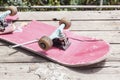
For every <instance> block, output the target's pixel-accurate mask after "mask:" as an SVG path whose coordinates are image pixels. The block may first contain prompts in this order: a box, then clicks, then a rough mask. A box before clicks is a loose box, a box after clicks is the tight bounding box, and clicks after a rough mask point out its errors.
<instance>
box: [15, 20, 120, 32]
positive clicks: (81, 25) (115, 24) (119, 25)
mask: <svg viewBox="0 0 120 80" xmlns="http://www.w3.org/2000/svg"><path fill="white" fill-rule="evenodd" d="M29 22H30V21H17V22H15V25H17V24H18V26H20V24H23V23H29ZM39 22H42V23H46V24H48V25H52V26H55V27H59V22H58V21H39ZM71 23H72V25H71V27H70V30H80V31H81V30H83V31H84V30H97V31H98V30H104V31H108V30H120V21H71Z"/></svg>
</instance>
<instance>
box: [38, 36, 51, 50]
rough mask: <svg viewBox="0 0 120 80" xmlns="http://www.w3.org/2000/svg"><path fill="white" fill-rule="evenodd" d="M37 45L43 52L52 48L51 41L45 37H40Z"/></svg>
mask: <svg viewBox="0 0 120 80" xmlns="http://www.w3.org/2000/svg"><path fill="white" fill-rule="evenodd" d="M38 44H39V46H40V47H41V48H42V49H43V50H48V49H50V48H51V47H52V46H53V42H52V40H51V39H50V38H49V37H47V36H43V37H41V38H40V40H39V41H38Z"/></svg>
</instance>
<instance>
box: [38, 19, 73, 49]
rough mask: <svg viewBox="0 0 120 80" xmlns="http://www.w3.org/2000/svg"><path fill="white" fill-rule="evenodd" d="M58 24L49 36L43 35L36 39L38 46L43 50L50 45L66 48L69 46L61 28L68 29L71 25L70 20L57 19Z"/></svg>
mask: <svg viewBox="0 0 120 80" xmlns="http://www.w3.org/2000/svg"><path fill="white" fill-rule="evenodd" d="M59 24H60V26H59V27H58V28H57V29H56V30H55V31H54V32H53V33H52V34H51V35H50V36H49V37H47V36H43V37H41V38H40V40H39V41H38V44H39V46H40V47H41V48H42V49H43V50H48V49H49V48H51V47H52V46H54V47H57V48H60V49H62V50H66V49H67V48H68V47H69V46H70V44H71V43H70V42H69V39H68V38H67V37H66V36H65V34H64V32H63V29H68V28H69V27H70V26H71V22H70V21H67V20H66V19H65V18H63V19H61V20H60V21H59Z"/></svg>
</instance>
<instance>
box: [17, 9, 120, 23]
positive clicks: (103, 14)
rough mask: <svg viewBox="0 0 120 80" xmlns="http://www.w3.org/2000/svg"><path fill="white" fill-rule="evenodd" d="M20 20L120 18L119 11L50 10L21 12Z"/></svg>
mask: <svg viewBox="0 0 120 80" xmlns="http://www.w3.org/2000/svg"><path fill="white" fill-rule="evenodd" d="M18 15H19V16H20V17H19V20H53V18H57V19H61V18H62V17H66V18H68V19H71V20H81V21H82V20H83V21H84V20H86V21H90V20H93V21H96V20H98V21H99V20H100V21H105V20H120V17H119V16H120V13H119V11H70V12H69V11H54V12H52V11H50V12H49V11H48V12H46V11H45V12H19V14H18Z"/></svg>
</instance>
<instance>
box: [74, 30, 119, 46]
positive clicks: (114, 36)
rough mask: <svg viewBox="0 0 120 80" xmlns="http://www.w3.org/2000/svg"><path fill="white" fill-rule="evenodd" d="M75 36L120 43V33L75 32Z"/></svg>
mask: <svg viewBox="0 0 120 80" xmlns="http://www.w3.org/2000/svg"><path fill="white" fill-rule="evenodd" d="M73 32H74V33H75V34H78V35H81V36H87V37H93V38H97V39H103V40H105V41H107V42H108V43H114V44H115V43H116V44H117V43H120V38H119V36H120V32H119V31H73Z"/></svg>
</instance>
